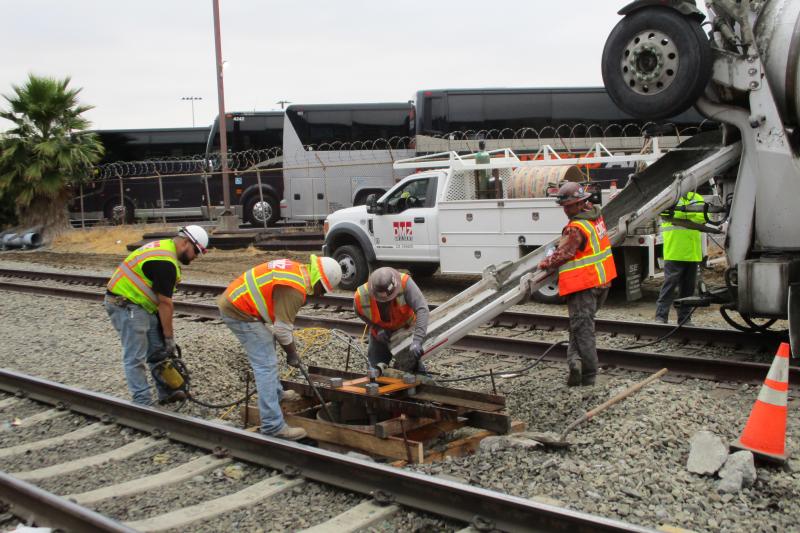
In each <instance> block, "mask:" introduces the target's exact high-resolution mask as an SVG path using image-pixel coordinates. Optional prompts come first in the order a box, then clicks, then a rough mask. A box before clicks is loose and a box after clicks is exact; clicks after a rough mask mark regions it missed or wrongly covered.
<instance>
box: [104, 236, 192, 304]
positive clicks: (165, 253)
mask: <svg viewBox="0 0 800 533" xmlns="http://www.w3.org/2000/svg"><path fill="white" fill-rule="evenodd" d="M148 261H168V262H170V263H172V264H173V265H175V274H176V277H175V286H176V287H177V286H178V282H179V281H180V280H181V267H180V263H178V253H177V251H176V249H175V242H174V241H173V240H172V239H164V240H161V241H153V242H150V243H147V244H145V245H144V246H142V247H140V248H137V249H136V250H134V251H133V252H131V254H130V255H129V256H128V257H127V258H125V261H123V262H122V263H120V264H119V266H118V267H117V268H116V270H114V274H113V275H112V276H111V279H110V280H108V285H106V288H107V289H108V291H109V292H110V293H112V294H116V295H117V296H122V297H123V298H125V299H126V300H128V301H129V302H131V303H134V304H136V305H138V306H140V307H142V308H143V309H144V310H145V311H147V312H148V313H155V312H156V311H157V310H158V296H157V295H156V293H155V292H154V291H153V282H152V281H151V280H150V279H149V278H148V277H147V276H146V275H145V273H144V271H143V270H142V267H143V266H144V265H145V263H147V262H148Z"/></svg>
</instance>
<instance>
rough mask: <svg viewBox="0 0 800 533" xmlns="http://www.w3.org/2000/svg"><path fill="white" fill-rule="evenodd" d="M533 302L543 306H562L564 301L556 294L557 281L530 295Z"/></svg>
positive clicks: (546, 284)
mask: <svg viewBox="0 0 800 533" xmlns="http://www.w3.org/2000/svg"><path fill="white" fill-rule="evenodd" d="M531 298H532V299H533V300H534V301H537V302H539V303H543V304H563V303H564V302H565V301H566V300H565V298H564V297H563V296H560V295H559V294H558V281H555V280H554V281H551V282H548V283H545V284H544V285H542V286H541V287H539V290H538V291H536V292H535V293H533V294H532V295H531Z"/></svg>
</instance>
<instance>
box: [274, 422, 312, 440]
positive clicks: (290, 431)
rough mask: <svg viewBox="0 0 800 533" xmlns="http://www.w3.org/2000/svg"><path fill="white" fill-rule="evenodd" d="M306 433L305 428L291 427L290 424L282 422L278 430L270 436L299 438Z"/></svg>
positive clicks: (288, 438) (289, 438)
mask: <svg viewBox="0 0 800 533" xmlns="http://www.w3.org/2000/svg"><path fill="white" fill-rule="evenodd" d="M307 435H308V434H307V433H306V430H305V429H303V428H293V427H292V426H288V425H286V424H284V425H283V427H282V428H281V429H280V431H278V432H277V433H273V434H272V435H271V436H272V437H278V438H279V439H286V440H300V439H302V438H305V437H306V436H307Z"/></svg>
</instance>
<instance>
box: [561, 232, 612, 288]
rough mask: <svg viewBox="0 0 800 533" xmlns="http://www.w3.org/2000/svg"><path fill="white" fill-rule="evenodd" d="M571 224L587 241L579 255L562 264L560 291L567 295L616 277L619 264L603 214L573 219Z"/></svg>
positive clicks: (597, 285)
mask: <svg viewBox="0 0 800 533" xmlns="http://www.w3.org/2000/svg"><path fill="white" fill-rule="evenodd" d="M567 226H568V227H569V226H572V227H573V228H578V229H579V230H580V232H581V233H582V234H583V236H584V237H585V239H584V240H585V241H586V244H584V246H583V248H582V249H580V250H578V253H576V254H575V257H573V258H572V259H571V260H569V261H567V262H566V263H564V264H563V265H561V266H560V267H558V294H560V295H561V296H565V295H567V294H572V293H573V292H578V291H583V290H586V289H591V288H593V287H599V286H601V285H605V284H606V283H608V282H609V281H611V280H612V279H614V278H616V277H617V268H616V266H615V265H614V255H613V254H612V253H611V241H609V240H608V235H607V233H606V223H605V221H604V220H603V217H597V218H596V219H594V220H570V221H569V224H567Z"/></svg>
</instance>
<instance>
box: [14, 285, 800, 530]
mask: <svg viewBox="0 0 800 533" xmlns="http://www.w3.org/2000/svg"><path fill="white" fill-rule="evenodd" d="M555 309H560V310H562V311H563V309H562V308H559V307H558V306H557V307H556V308H555ZM0 310H2V315H3V316H4V317H5V318H4V321H3V322H2V324H0V334H1V335H2V337H3V338H4V339H5V342H3V343H2V345H0V366H2V367H4V368H11V369H15V370H19V371H22V372H26V373H31V374H34V375H37V376H41V377H43V378H46V379H51V380H55V381H60V382H63V383H66V384H69V385H75V386H80V387H83V388H87V389H91V390H96V391H101V392H105V393H110V394H114V395H118V396H120V397H123V398H128V392H127V388H126V386H125V380H124V377H123V374H122V365H121V349H120V346H119V341H118V339H117V337H116V333H115V332H114V331H113V329H112V328H111V325H110V323H109V321H108V318H107V316H106V314H105V311H104V309H103V308H102V306H101V305H100V304H96V303H87V302H82V301H75V300H64V299H59V298H47V297H41V296H32V295H24V294H16V293H11V292H6V293H4V298H3V300H2V302H0ZM605 317H606V318H620V319H622V318H627V319H632V318H634V317H631V316H625V315H624V313H623V312H622V311H620V310H616V311H613V312H607V314H606V315H605ZM43 321H46V323H47V328H46V331H43V332H42V333H41V334H40V335H38V336H32V335H30V333H29V328H30V325H31V324H41V323H43ZM492 333H497V334H501V333H502V332H501V331H500V329H499V328H496V329H493V330H492ZM506 334H508V331H507V330H506ZM531 334H542V333H540V332H532V333H531ZM550 335H552V336H554V337H555V336H556V334H554V333H552V334H550ZM561 336H562V337H561V338H564V337H565V334H564V333H563V332H562V333H561ZM176 337H177V340H178V343H179V344H181V346H182V347H183V350H184V359H185V360H186V363H187V365H188V367H189V368H190V369H191V371H192V379H193V383H194V388H195V389H194V390H195V391H196V394H197V395H198V396H200V397H201V398H203V399H206V400H209V401H219V402H222V401H226V400H230V399H235V398H237V397H239V396H241V394H242V392H243V388H244V376H245V371H246V369H247V368H248V364H247V361H246V359H245V356H244V354H243V352H242V349H241V347H240V346H239V344H238V342H237V341H236V340H235V339H234V337H233V336H232V335H231V334H230V332H229V331H228V329H227V328H226V327H225V326H224V325H222V324H221V323H219V321H205V322H198V321H193V320H187V319H183V318H178V319H176ZM549 338H550V337H548V339H549ZM299 344H300V348H301V350H302V349H305V348H306V346H305V345H303V343H302V342H300V343H299ZM706 349H707V350H711V351H713V349H711V348H706ZM671 350H672V349H670V351H671ZM301 353H302V354H303V357H304V359H305V360H306V363H307V364H316V365H319V366H327V367H334V368H342V369H343V368H344V361H345V357H346V346H345V344H344V343H343V342H342V341H339V340H336V339H334V340H329V341H327V342H324V343H320V344H316V345H314V346H311V347H308V349H307V350H305V351H304V352H301ZM279 361H280V364H281V371H282V374H283V375H284V376H288V375H293V372H294V371H292V370H290V369H288V368H287V367H286V366H285V363H284V362H283V357H279ZM529 363H530V360H523V359H522V358H514V357H503V358H499V357H494V356H491V355H487V354H476V353H468V352H460V351H457V350H444V351H443V352H442V353H441V355H439V356H437V357H436V358H435V359H434V360H433V361H430V363H427V364H428V367H429V369H430V370H431V371H432V372H436V373H439V374H441V375H446V376H455V377H458V376H467V375H472V374H476V373H482V372H485V371H486V370H487V365H489V364H492V365H496V369H508V368H520V367H523V366H525V365H527V364H529ZM601 363H602V361H601ZM363 369H364V363H363V360H361V359H360V358H359V357H358V356H357V355H356V354H355V352H354V353H353V354H352V356H351V370H355V371H360V370H363ZM644 377H646V374H643V373H637V372H630V371H623V370H619V369H605V370H604V372H603V373H601V375H600V376H599V379H598V384H597V385H596V386H595V387H592V388H582V387H579V388H573V389H568V388H566V387H565V386H564V384H565V380H566V370H565V368H564V365H562V364H556V363H541V364H539V365H538V366H537V367H535V368H534V369H532V370H531V371H529V372H528V373H526V374H523V375H520V376H518V377H513V378H500V377H497V378H496V383H497V388H498V393H499V394H504V395H506V396H507V401H508V410H509V412H510V413H512V415H513V417H514V418H516V419H519V420H522V421H524V422H525V423H526V424H527V427H528V431H531V432H545V431H556V432H558V431H560V430H561V429H563V428H564V427H566V425H567V424H569V422H571V421H572V420H573V419H575V418H577V417H578V416H580V415H581V414H582V413H583V412H584V411H586V410H588V409H591V408H593V407H595V406H597V405H599V404H600V403H602V402H603V401H605V400H606V399H608V398H609V397H610V396H611V395H613V394H615V393H616V392H619V391H621V390H622V389H624V388H625V387H627V386H629V385H631V384H633V383H634V382H636V381H638V380H640V379H643V378H644ZM457 386H458V387H461V388H468V389H472V390H478V391H482V392H490V391H491V382H490V380H489V379H480V380H475V381H465V382H460V383H458V384H457ZM758 391H759V387H758V386H752V385H736V384H718V383H714V382H710V381H702V380H693V379H688V380H683V381H682V382H680V383H672V382H666V381H661V382H657V383H654V384H652V385H650V386H648V387H647V388H645V389H644V390H642V391H641V392H639V393H638V394H636V395H635V396H633V397H631V398H629V399H628V400H626V401H625V402H623V403H621V404H619V405H617V406H614V407H612V409H611V410H610V411H608V412H607V413H604V414H602V415H600V416H599V417H597V418H596V419H595V420H593V421H591V422H589V423H588V424H585V425H582V426H579V427H578V428H576V429H575V430H574V431H573V432H572V433H571V434H570V435H569V440H570V441H571V442H572V443H573V446H572V447H571V448H570V449H568V450H561V451H551V450H544V449H541V448H534V449H524V450H522V449H519V448H515V449H505V450H497V451H494V452H492V453H487V452H479V453H477V454H475V455H473V456H470V457H465V458H457V459H452V460H447V461H444V462H442V463H437V464H432V465H419V466H413V467H409V468H411V469H413V470H416V471H420V472H425V473H431V474H448V475H452V476H456V477H460V478H463V479H466V480H467V481H468V482H469V483H470V484H473V485H477V486H481V487H485V488H489V489H493V490H499V491H502V492H505V493H508V494H513V495H516V496H520V497H524V498H551V499H554V500H557V501H558V502H561V504H563V505H564V506H566V507H568V508H570V509H575V510H580V511H585V512H589V513H593V514H599V515H602V516H607V517H610V518H616V519H621V520H624V521H627V522H631V523H634V524H639V525H643V526H649V527H657V526H660V525H662V524H670V525H674V526H680V527H684V528H687V529H693V530H697V531H724V532H735V531H792V530H795V529H796V527H797V524H798V523H800V510H798V507H797V505H796V502H797V500H798V497H800V461H798V460H796V459H795V460H791V461H790V462H789V466H788V467H787V468H786V469H777V468H768V467H761V466H759V468H758V476H757V479H756V481H755V484H754V485H753V486H752V487H745V488H743V489H742V491H741V492H740V493H738V494H723V493H719V492H718V491H717V484H718V481H719V480H718V479H717V478H716V477H713V476H700V475H696V474H691V473H689V472H688V471H687V470H686V463H687V459H688V454H689V441H690V439H691V437H692V435H693V434H695V433H696V432H697V431H700V430H708V431H711V432H713V433H714V434H716V435H719V436H720V437H721V438H722V439H723V440H725V441H726V442H731V441H733V440H734V439H735V438H736V437H738V435H739V433H740V431H741V429H742V428H743V426H744V423H745V421H746V420H747V417H748V415H749V413H750V409H751V408H752V405H753V402H754V401H755V398H756V397H757V395H758ZM792 395H793V393H790V396H792ZM796 409H797V402H796V400H795V399H794V398H793V397H792V398H791V401H790V403H789V413H790V415H789V420H788V429H787V435H788V438H787V446H788V449H789V450H790V451H792V450H794V449H796V442H797V437H796V436H797V435H798V434H800V433H799V432H798V430H800V422H798V419H797V417H796V416H793V414H794V413H796ZM184 412H186V413H187V414H192V415H196V416H203V417H206V418H212V417H216V416H219V415H220V413H221V411H220V410H213V409H205V408H199V407H195V406H190V407H189V408H188V409H186V410H185V411H184ZM0 413H2V414H3V415H5V414H7V413H6V412H4V411H3V412H0ZM88 423H91V421H86V422H84V424H88ZM45 425H46V426H47V427H45ZM80 425H81V424H76V423H75V418H74V417H72V416H67V417H63V418H61V419H57V420H53V421H50V422H45V423H42V424H37V426H41V427H39V428H37V427H36V426H32V427H31V428H28V429H27V430H22V428H20V429H21V430H22V431H26V432H28V433H25V434H24V435H25V436H26V438H27V439H29V440H34V439H41V438H48V437H52V436H54V435H56V434H60V433H66V432H67V431H73V430H75V429H77V428H78V427H80ZM22 431H20V432H12V433H10V434H9V433H6V434H2V439H3V444H2V446H9V445H13V444H14V442H10V443H6V439H7V438H9V437H11V438H12V439H13V438H14V437H15V436H16V437H19V436H21V435H23V433H22ZM155 453H157V452H156V449H152V450H149V451H148V452H146V453H144V454H141V455H142V457H141V458H140V461H141V462H142V464H146V462H147V460H148V458H152V455H153V454H155ZM195 453H196V452H195ZM185 460H188V459H186V458H183V461H185ZM150 461H151V462H152V459H150ZM183 461H182V462H183ZM132 462H133V460H130V461H126V462H123V463H132ZM3 464H6V463H3ZM9 466H11V465H9ZM115 466H117V465H115ZM157 466H158V468H159V470H161V469H165V468H166V467H165V466H163V465H157ZM173 466H175V465H173ZM247 468H248V469H250V470H253V471H254V470H256V467H252V466H248V467H247ZM97 472H98V471H97V470H87V471H86V472H83V473H82V475H84V476H86V477H91V476H92V475H93V473H94V474H96V473H97ZM142 475H146V472H143V471H139V472H137V473H136V475H135V476H132V477H129V478H126V476H125V475H124V474H123V473H122V472H118V473H117V474H115V475H114V476H113V477H111V478H109V479H114V481H115V482H118V481H122V480H125V479H133V478H135V477H141V476H142ZM117 476H119V478H118V477H117ZM206 477H208V478H209V480H207V481H206V482H207V483H209V484H210V486H209V487H208V490H210V491H212V492H213V491H214V490H216V488H220V489H221V488H226V491H225V493H229V492H231V490H229V489H230V488H231V487H230V485H229V484H228V483H229V482H228V481H224V482H221V481H220V482H213V481H211V479H215V478H213V477H212V475H211V474H207V475H206ZM77 478H78V476H77V475H72V476H65V479H62V480H59V483H60V484H61V485H62V486H61V487H59V486H56V485H55V484H54V480H46V483H45V482H43V483H41V485H42V486H45V487H46V488H49V489H50V490H55V491H56V492H60V493H66V492H78V491H82V490H89V489H91V488H95V487H96V486H102V485H104V484H107V483H97V484H95V485H92V486H90V485H89V482H87V486H85V487H83V486H81V487H77V486H76V483H77V481H76V480H77ZM226 479H227V478H226ZM244 481H245V480H244V479H243V480H242V482H244ZM252 482H254V479H253V478H249V476H248V479H247V480H246V484H249V483H252ZM65 486H69V487H70V488H68V489H65V490H62V488H63V487H65ZM165 490H166V489H165ZM213 493H214V494H216V492H213ZM179 497H180V495H179V494H177V491H176V495H175V498H178V499H177V500H175V502H179V501H180V500H179ZM210 497H211V495H210V493H209V494H208V495H207V497H204V498H205V499H208V498H210ZM302 497H303V496H301V495H298V496H297V500H298V501H301V498H302ZM129 500H130V501H127V503H125V505H127V506H128V507H129V509H128V510H127V511H126V512H127V513H130V514H126V515H125V516H136V517H139V516H145V515H146V512H145V511H146V510H145V507H147V510H148V511H147V512H152V509H151V506H152V505H155V502H154V501H153V502H150V501H149V500H137V499H133V498H132V499H129ZM290 500H291V498H290ZM318 500H319V501H318V502H317V503H318V506H319V509H317V510H315V512H317V511H319V513H320V514H319V516H320V517H323V516H324V517H326V518H320V520H323V519H327V518H330V516H333V515H334V514H337V513H338V512H342V511H343V510H344V508H346V504H347V501H346V500H347V498H343V497H342V496H340V495H338V494H332V495H331V497H328V496H326V495H325V494H324V493H320V494H319V498H318ZM171 501H172V500H171ZM356 501H358V500H356ZM337 502H340V503H341V507H342V508H341V509H340V508H339V503H337ZM193 503H196V502H193ZM187 504H188V502H187ZM120 505H122V504H120ZM173 505H177V503H174V504H173ZM262 505H263V506H264V507H265V509H266V510H265V512H270V511H268V509H270V508H272V507H271V506H272V502H270V503H265V504H262ZM326 506H328V507H330V508H328V507H326ZM109 510H110V508H109ZM289 513H290V512H289V511H288V510H287V511H286V514H287V515H288V514H289ZM259 514H261V513H256V514H255V515H253V516H255V517H257V516H258V515H259ZM411 514H412V515H413V518H412V519H410V520H411V521H410V522H407V523H405V522H402V520H403V517H402V516H398V517H397V518H396V519H395V520H396V521H397V520H399V521H400V522H396V521H392V524H393V527H395V528H399V529H396V530H405V529H408V528H412V529H413V527H418V526H420V525H422V524H423V522H425V521H426V520H431V519H428V518H422V517H420V516H419V515H416V514H414V513H411ZM234 515H236V513H231V514H230V516H229V517H226V518H221V522H220V523H219V524H218V526H219V528H222V527H223V526H224V524H228V525H230V524H233V523H237V524H241V528H240V529H241V530H243V531H246V530H253V531H255V530H257V529H258V527H264V525H263V524H261V525H260V526H259V525H257V524H256V522H255V521H254V520H255V519H254V518H253V516H251V517H249V518H248V516H246V513H244V514H242V515H236V516H234ZM276 516H277V515H276ZM226 520H230V521H228V522H226ZM287 523H288V522H284V521H283V519H282V518H278V519H276V522H275V525H276V526H275V527H276V529H280V528H283V527H291V526H286V525H285V524H287ZM387 523H388V522H387ZM425 523H426V525H430V524H427V522H425ZM434 524H435V523H434ZM384 525H385V524H384ZM215 527H216V526H215ZM381 527H383V526H381ZM449 527H450V526H449V525H445V524H438V526H436V525H434V526H433V529H435V530H440V529H448V528H449ZM202 530H203V531H210V529H202ZM376 530H377V529H376Z"/></svg>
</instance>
